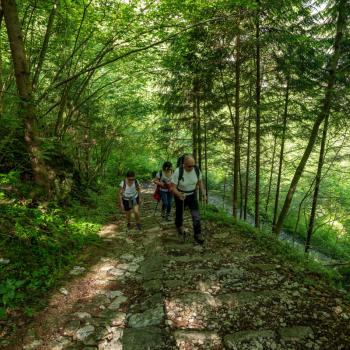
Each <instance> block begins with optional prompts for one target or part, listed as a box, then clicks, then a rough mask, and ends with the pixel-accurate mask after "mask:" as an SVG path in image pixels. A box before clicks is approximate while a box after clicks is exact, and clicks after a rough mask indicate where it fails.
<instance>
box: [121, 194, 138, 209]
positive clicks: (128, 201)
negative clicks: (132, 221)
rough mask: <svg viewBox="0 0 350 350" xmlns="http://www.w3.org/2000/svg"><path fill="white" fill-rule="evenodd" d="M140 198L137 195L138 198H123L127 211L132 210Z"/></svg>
mask: <svg viewBox="0 0 350 350" xmlns="http://www.w3.org/2000/svg"><path fill="white" fill-rule="evenodd" d="M139 203H140V199H139V197H138V196H137V197H136V198H131V199H124V198H123V206H124V210H125V211H130V210H131V209H132V208H133V207H134V206H135V205H139Z"/></svg>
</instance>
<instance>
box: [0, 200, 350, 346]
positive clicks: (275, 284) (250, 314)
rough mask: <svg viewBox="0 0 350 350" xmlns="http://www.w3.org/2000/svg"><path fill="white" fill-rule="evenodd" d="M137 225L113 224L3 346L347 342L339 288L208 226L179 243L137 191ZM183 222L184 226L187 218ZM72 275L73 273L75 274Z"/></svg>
mask: <svg viewBox="0 0 350 350" xmlns="http://www.w3.org/2000/svg"><path fill="white" fill-rule="evenodd" d="M144 197H145V204H144V207H143V222H142V225H143V230H142V231H141V232H139V231H136V230H131V231H129V232H126V230H125V228H124V227H125V224H124V223H123V222H122V221H117V222H116V223H114V224H110V225H107V226H105V227H104V228H103V230H102V231H101V232H100V235H101V237H102V240H103V242H104V243H103V247H102V249H100V250H99V252H98V253H97V255H96V256H94V257H91V261H92V262H93V263H92V264H91V265H90V266H89V267H86V270H82V269H79V268H76V269H75V270H74V272H73V273H77V274H78V276H76V277H74V278H70V279H69V281H67V283H66V285H65V286H63V288H64V289H61V291H57V293H55V294H53V295H52V297H51V299H50V303H49V305H48V307H47V308H46V309H45V310H44V311H43V312H41V313H40V314H38V315H36V316H35V318H34V321H33V322H32V324H30V325H29V327H27V329H26V330H25V332H23V334H25V335H24V336H23V338H22V339H21V338H20V337H18V339H17V345H16V346H14V345H11V346H8V347H4V349H5V348H7V349H11V350H14V349H35V350H36V349H38V350H41V349H52V350H59V349H67V350H68V349H70V350H77V349H85V350H93V349H99V350H105V349H110V350H112V349H113V350H131V349H132V350H142V349H145V350H146V349H152V350H153V349H167V350H169V349H182V350H187V349H188V350H192V349H237V350H238V349H239V350H242V349H254V350H256V349H281V350H282V349H283V350H285V349H349V348H350V347H349V344H350V308H349V303H348V302H346V301H345V300H344V298H343V296H342V294H340V293H338V292H337V291H335V290H332V289H330V288H328V287H327V286H323V287H319V286H316V285H315V284H314V283H313V282H312V279H311V278H310V277H307V276H306V274H304V275H302V274H300V273H299V274H295V273H294V272H292V271H291V269H290V266H289V265H288V264H286V263H285V262H283V261H280V260H279V259H278V258H277V257H274V256H271V255H270V254H269V252H266V251H263V250H261V248H258V247H257V245H256V241H255V240H254V238H253V237H251V236H249V235H245V234H241V233H238V232H235V231H233V229H232V228H227V227H226V228H225V227H221V226H220V225H218V224H214V223H207V225H206V226H207V230H206V231H207V233H208V241H207V245H206V246H205V248H204V249H202V248H200V247H198V246H196V245H194V242H193V237H190V239H189V240H188V241H187V242H181V241H180V239H179V237H178V236H177V233H176V231H175V229H174V226H173V223H172V222H170V223H168V222H164V221H163V219H162V218H161V217H160V213H159V211H158V212H157V213H156V215H154V213H153V206H154V203H153V202H152V199H151V193H145V196H144ZM187 226H188V227H189V228H190V227H191V225H190V222H189V218H187ZM79 273H80V274H79Z"/></svg>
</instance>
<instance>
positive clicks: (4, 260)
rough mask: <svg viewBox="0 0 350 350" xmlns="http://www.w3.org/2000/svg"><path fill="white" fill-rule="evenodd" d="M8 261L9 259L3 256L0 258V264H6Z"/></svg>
mask: <svg viewBox="0 0 350 350" xmlns="http://www.w3.org/2000/svg"><path fill="white" fill-rule="evenodd" d="M9 263H10V260H9V259H4V258H0V264H4V265H7V264H9Z"/></svg>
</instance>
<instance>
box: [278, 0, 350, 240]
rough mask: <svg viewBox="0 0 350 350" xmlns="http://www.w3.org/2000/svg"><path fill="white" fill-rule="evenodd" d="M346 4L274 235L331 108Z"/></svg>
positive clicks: (342, 0)
mask: <svg viewBox="0 0 350 350" xmlns="http://www.w3.org/2000/svg"><path fill="white" fill-rule="evenodd" d="M346 3H347V0H340V2H339V6H338V19H337V29H336V35H335V40H334V52H333V55H332V57H331V58H330V62H329V64H328V73H329V74H328V82H327V87H326V91H325V97H324V101H323V105H322V108H321V111H320V114H319V115H318V117H317V118H316V120H315V122H314V125H313V128H312V131H311V135H310V138H309V142H308V144H307V147H306V149H305V151H304V154H303V157H302V159H301V160H300V163H299V165H298V167H297V169H296V171H295V174H294V176H293V179H292V182H291V184H290V187H289V190H288V193H287V196H286V199H285V201H284V204H283V208H282V210H281V213H280V215H279V217H278V220H277V223H276V227H275V231H274V232H275V233H276V234H279V233H280V231H281V229H282V225H283V222H284V220H285V218H286V216H287V213H288V210H289V207H290V204H291V202H292V199H293V195H294V192H295V190H296V187H297V184H298V182H299V179H300V177H301V175H302V173H303V170H304V168H305V165H306V162H307V160H308V159H309V156H310V153H311V151H312V149H313V146H314V144H315V141H316V138H317V134H318V129H319V127H320V125H321V123H322V122H323V120H324V119H325V118H326V117H327V116H329V112H330V108H331V103H332V97H333V96H332V95H333V87H334V83H335V79H336V72H337V66H338V61H339V56H340V51H341V50H340V44H341V40H342V37H343V31H344V29H345V28H346V20H347V15H348V14H347V11H346Z"/></svg>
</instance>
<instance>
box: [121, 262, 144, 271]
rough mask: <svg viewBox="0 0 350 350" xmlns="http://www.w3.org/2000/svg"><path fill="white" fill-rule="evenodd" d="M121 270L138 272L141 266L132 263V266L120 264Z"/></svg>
mask: <svg viewBox="0 0 350 350" xmlns="http://www.w3.org/2000/svg"><path fill="white" fill-rule="evenodd" d="M118 268H119V269H122V270H126V271H129V272H136V271H137V270H138V268H139V265H138V264H136V263H130V264H119V265H118Z"/></svg>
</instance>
